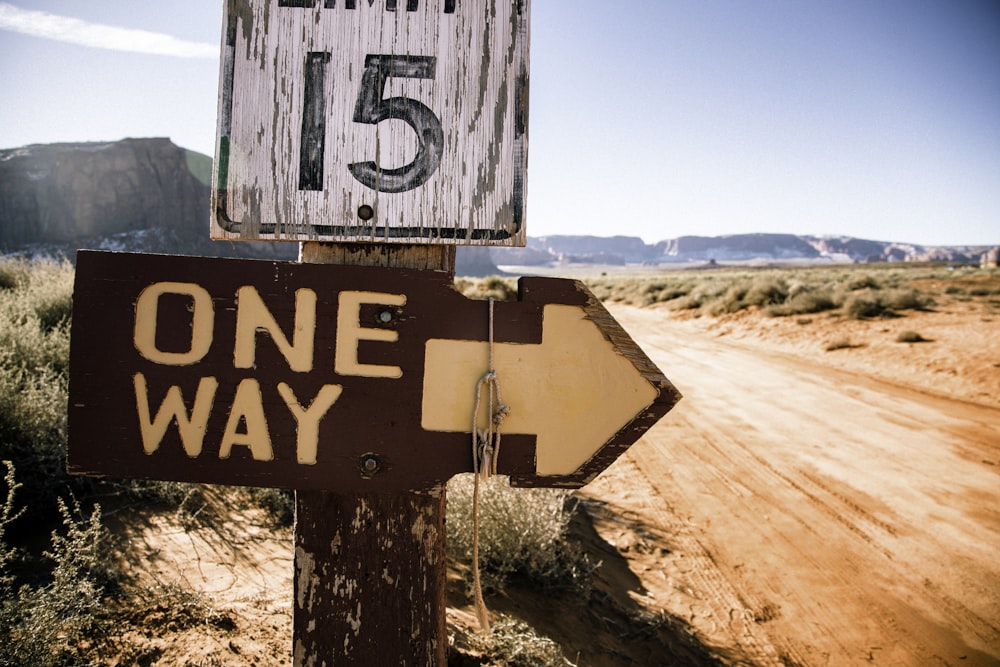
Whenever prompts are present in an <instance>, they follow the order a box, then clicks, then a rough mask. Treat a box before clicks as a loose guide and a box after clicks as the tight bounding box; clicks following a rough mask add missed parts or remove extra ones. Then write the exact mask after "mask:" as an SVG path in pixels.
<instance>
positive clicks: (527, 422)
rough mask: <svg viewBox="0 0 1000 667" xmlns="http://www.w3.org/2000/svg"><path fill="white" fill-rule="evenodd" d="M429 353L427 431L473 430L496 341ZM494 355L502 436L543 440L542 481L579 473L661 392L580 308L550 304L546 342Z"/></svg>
mask: <svg viewBox="0 0 1000 667" xmlns="http://www.w3.org/2000/svg"><path fill="white" fill-rule="evenodd" d="M426 349H427V352H426V356H425V357H424V392H423V413H422V414H423V427H424V428H425V429H426V430H429V431H452V432H454V431H457V432H464V433H468V432H469V431H470V425H471V423H472V411H473V409H474V407H475V405H474V404H475V394H476V386H477V384H478V382H479V379H480V378H481V377H483V375H484V374H485V373H486V372H487V370H488V369H489V358H490V349H489V343H481V342H472V341H456V340H445V339H432V340H429V341H427V347H426ZM493 357H494V370H495V371H496V373H497V377H498V378H499V381H500V383H501V387H502V393H501V395H502V397H503V400H504V403H505V404H506V405H507V406H509V407H510V413H509V415H508V416H507V418H506V419H505V420H504V422H503V431H504V432H505V433H517V434H528V435H531V434H533V435H535V436H536V444H535V473H536V474H537V475H541V476H551V475H572V474H573V473H575V472H577V471H578V470H579V469H580V468H581V467H583V465H584V464H585V463H587V461H589V460H590V459H591V458H592V457H593V456H594V454H596V453H597V452H598V451H600V450H601V448H602V447H603V446H604V445H605V444H606V443H608V442H610V441H612V440H613V439H614V437H615V436H616V435H617V434H618V432H619V431H621V430H622V428H623V427H626V426H627V425H628V424H629V423H630V422H631V421H632V420H633V419H635V418H636V417H637V416H639V415H641V414H642V413H643V411H644V410H646V409H647V408H649V407H650V406H651V405H653V403H654V401H655V400H656V399H657V397H658V395H659V391H657V388H656V387H655V386H654V384H653V382H651V381H650V380H649V379H647V378H646V376H645V375H644V374H643V373H642V372H641V371H640V369H639V368H638V367H636V366H635V365H633V363H632V362H631V361H630V359H629V358H628V357H626V356H623V355H622V354H621V351H620V350H619V349H617V348H616V346H615V344H614V343H613V342H612V341H611V340H609V339H608V338H606V337H605V336H604V335H603V334H602V332H601V330H600V328H599V327H598V325H597V324H596V322H595V321H594V320H592V319H589V318H588V316H587V312H586V310H584V308H582V307H579V306H565V305H547V306H545V308H544V315H543V323H542V342H541V344H540V345H525V344H518V343H498V344H495V345H494V351H493ZM442 396H452V397H453V398H452V400H451V401H442V400H440V397H442ZM487 417H488V416H487V415H480V421H481V422H482V423H480V424H479V425H478V427H479V428H485V427H486V426H487V423H486V419H487Z"/></svg>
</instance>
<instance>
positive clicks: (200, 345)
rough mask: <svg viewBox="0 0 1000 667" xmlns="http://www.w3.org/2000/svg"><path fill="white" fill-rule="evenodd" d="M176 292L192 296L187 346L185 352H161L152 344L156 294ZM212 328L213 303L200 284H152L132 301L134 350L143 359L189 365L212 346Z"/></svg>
mask: <svg viewBox="0 0 1000 667" xmlns="http://www.w3.org/2000/svg"><path fill="white" fill-rule="evenodd" d="M164 294H180V295H183V296H189V297H191V299H192V302H193V303H192V306H191V347H190V348H189V349H188V351H187V352H164V351H163V350H161V349H159V348H158V347H156V319H157V315H158V312H159V303H160V296H162V295H164ZM214 327H215V306H214V305H213V304H212V297H211V295H209V293H208V291H206V290H205V288H204V287H202V286H201V285H196V284H194V283H173V282H164V283H153V284H152V285H150V286H149V287H147V288H146V289H144V290H142V293H141V294H139V298H138V299H136V301H135V333H134V336H133V338H132V340H133V343H134V345H135V349H137V350H138V351H139V354H141V355H142V356H143V357H145V358H146V359H149V360H150V361H152V362H154V363H157V364H163V365H165V366H190V365H191V364H196V363H198V362H199V361H201V360H202V359H203V358H204V357H205V355H206V354H208V349H209V348H210V347H212V335H213V329H214Z"/></svg>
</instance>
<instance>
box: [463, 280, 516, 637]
mask: <svg viewBox="0 0 1000 667" xmlns="http://www.w3.org/2000/svg"><path fill="white" fill-rule="evenodd" d="M489 350H490V366H489V370H488V371H487V372H486V374H485V375H484V376H483V377H481V378H480V379H479V382H478V383H476V404H475V407H474V408H473V410H472V471H473V473H474V481H473V487H472V586H473V592H474V594H475V601H476V616H477V617H478V619H479V627H480V628H482V630H483V632H485V633H486V634H489V633H490V618H489V611H488V610H487V609H486V602H485V601H484V600H483V589H482V585H481V582H480V579H479V483H480V480H482V481H483V482H485V481H486V480H488V479H489V478H490V477H492V476H493V475H495V474H496V473H497V459H498V458H499V456H500V427H501V426H502V425H503V420H504V419H505V418H506V417H507V413H509V412H510V408H509V407H508V406H506V405H504V404H503V400H502V399H501V398H500V379H499V378H498V377H497V372H496V368H494V366H493V299H492V298H490V341H489ZM484 386H485V387H486V395H487V407H488V409H489V413H488V414H489V421H488V422H487V425H486V428H485V429H480V428H479V410H480V407H481V406H482V399H483V387H484Z"/></svg>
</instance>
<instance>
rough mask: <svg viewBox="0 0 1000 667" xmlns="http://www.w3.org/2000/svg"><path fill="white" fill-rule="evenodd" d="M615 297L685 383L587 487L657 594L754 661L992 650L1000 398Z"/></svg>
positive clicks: (986, 656) (951, 655) (996, 647)
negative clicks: (894, 375) (836, 359)
mask: <svg viewBox="0 0 1000 667" xmlns="http://www.w3.org/2000/svg"><path fill="white" fill-rule="evenodd" d="M612 312H613V314H614V315H615V317H616V318H617V319H618V320H619V321H620V322H622V324H623V325H624V327H625V328H626V329H627V330H628V331H629V333H630V334H632V336H633V337H634V338H635V339H636V340H637V341H638V342H639V343H640V345H641V346H642V347H643V348H644V349H645V350H646V352H647V354H649V355H650V357H651V358H652V359H653V361H655V362H656V363H657V365H659V366H660V368H661V369H663V370H664V372H665V373H666V374H667V376H668V377H669V378H670V379H671V381H673V382H674V383H675V384H676V385H677V386H678V388H679V389H680V390H681V392H682V393H683V394H684V396H685V397H684V399H683V400H682V401H681V403H680V404H679V405H678V407H677V408H675V410H674V411H673V412H672V413H670V414H669V415H668V416H667V417H666V418H665V419H664V420H663V422H661V424H659V425H658V426H657V427H655V428H654V429H653V430H652V431H651V432H650V433H648V434H647V435H646V436H645V437H644V439H643V440H642V441H640V443H639V444H637V445H636V446H634V447H632V449H631V450H629V452H628V454H627V455H626V456H625V457H623V459H621V460H620V461H619V462H618V463H616V464H615V465H614V466H612V468H610V469H609V470H608V471H606V472H605V473H604V474H603V475H602V476H601V477H600V478H599V479H598V480H597V481H596V482H595V483H594V484H592V485H591V486H590V487H588V489H587V491H588V493H589V494H591V495H592V496H593V497H594V498H596V499H598V500H600V501H601V502H603V503H606V504H607V505H608V506H610V507H611V508H612V509H613V510H614V511H615V512H618V513H620V515H621V516H624V517H626V518H629V519H630V520H632V521H634V522H635V523H636V524H637V525H640V526H641V527H642V531H644V532H643V534H644V535H645V536H646V538H647V539H648V541H649V542H650V543H653V542H657V541H658V542H659V544H660V548H658V549H651V548H648V547H649V544H647V545H646V547H647V548H646V549H644V551H645V552H648V553H650V555H649V557H648V558H647V559H646V560H645V561H644V562H645V566H644V567H643V566H642V565H641V563H642V562H643V561H641V560H637V561H636V562H637V563H639V565H637V566H636V567H639V568H640V569H643V570H645V571H644V572H643V573H642V580H643V584H644V587H645V588H646V594H647V595H648V596H649V598H650V602H651V603H655V604H660V605H663V606H664V607H665V608H669V609H671V610H672V611H673V612H674V613H680V614H681V615H685V616H687V617H688V618H689V619H690V621H691V623H692V625H693V626H694V627H695V628H696V629H698V630H699V631H701V632H702V633H703V634H704V635H705V636H707V637H709V638H711V639H713V640H715V641H719V642H721V643H723V644H726V645H729V646H733V647H736V648H737V650H738V651H739V652H740V653H741V654H743V655H745V656H746V658H747V659H748V660H749V661H750V662H752V663H753V664H760V665H769V664H775V665H788V664H801V665H809V666H812V665H851V664H867V663H875V664H888V665H998V664H1000V410H997V409H995V408H990V407H983V406H979V405H975V404H971V403H965V402H960V401H953V400H949V399H947V398H945V397H941V396H935V395H932V394H930V393H925V392H921V391H918V390H916V389H914V388H909V387H905V386H901V385H894V384H890V383H886V382H884V381H877V380H874V379H871V378H869V377H867V376H865V375H859V374H857V373H849V372H844V371H841V370H838V369H837V368H835V367H833V366H832V365H830V362H829V361H828V360H824V361H823V362H822V363H820V362H816V361H814V360H807V359H803V358H800V357H793V356H789V355H786V354H783V353H781V352H777V351H773V350H771V351H768V350H764V349H760V348H749V347H746V346H742V345H741V344H739V343H733V342H730V341H728V340H727V339H725V338H715V337H711V336H706V335H704V334H703V333H699V332H697V331H696V330H695V329H693V328H691V327H686V326H684V324H683V323H676V322H673V323H672V322H669V321H665V318H664V316H663V314H662V313H658V312H657V311H656V310H649V309H647V310H639V309H634V308H624V307H622V308H615V309H613V311H612ZM610 539H614V538H613V537H612V538H610ZM622 548H626V549H627V548H628V545H625V546H624V547H622ZM635 551H636V549H633V553H635Z"/></svg>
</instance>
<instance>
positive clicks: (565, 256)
mask: <svg viewBox="0 0 1000 667" xmlns="http://www.w3.org/2000/svg"><path fill="white" fill-rule="evenodd" d="M988 249H989V246H920V245H915V244H908V243H892V242H888V241H871V240H867V239H856V238H852V237H832V236H824V237H816V236H798V235H795V234H730V235H727V236H679V237H677V238H674V239H667V240H664V241H660V242H659V243H654V244H647V243H644V242H643V240H642V239H640V238H638V237H635V236H612V237H599V236H569V235H568V236H543V237H538V238H534V237H529V238H528V247H527V248H493V249H491V251H490V256H491V257H492V258H493V261H494V262H496V263H497V264H498V265H500V266H505V265H514V266H532V265H543V264H559V263H591V264H594V263H601V264H611V265H613V264H623V263H629V264H675V263H685V262H696V263H698V262H720V263H721V262H731V263H744V262H760V261H764V262H787V261H816V262H822V261H829V262H839V263H844V262H904V261H910V262H923V261H939V262H963V263H978V262H979V261H980V258H981V257H982V255H983V253H985V252H986V251H987V250H988Z"/></svg>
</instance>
